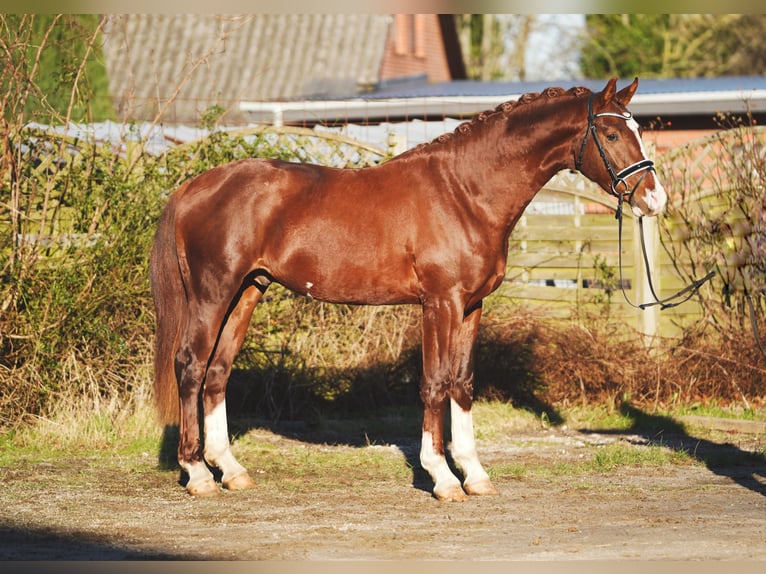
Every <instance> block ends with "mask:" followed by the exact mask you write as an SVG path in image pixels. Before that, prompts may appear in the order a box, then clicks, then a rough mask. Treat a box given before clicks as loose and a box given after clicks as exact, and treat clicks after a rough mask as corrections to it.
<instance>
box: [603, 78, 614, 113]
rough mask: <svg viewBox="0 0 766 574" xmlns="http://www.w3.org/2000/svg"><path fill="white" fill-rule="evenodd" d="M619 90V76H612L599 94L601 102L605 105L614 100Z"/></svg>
mask: <svg viewBox="0 0 766 574" xmlns="http://www.w3.org/2000/svg"><path fill="white" fill-rule="evenodd" d="M616 91H617V78H612V79H611V80H609V81H608V82H607V83H606V86H605V87H604V89H603V90H602V91H601V93H600V94H599V95H598V101H599V103H600V104H601V105H602V106H604V105H606V104H608V103H609V102H611V101H612V98H614V94H615V92H616Z"/></svg>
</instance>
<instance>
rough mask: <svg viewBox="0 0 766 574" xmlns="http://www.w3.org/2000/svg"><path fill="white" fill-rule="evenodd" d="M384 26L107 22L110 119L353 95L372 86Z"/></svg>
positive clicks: (210, 19) (325, 20)
mask: <svg viewBox="0 0 766 574" xmlns="http://www.w3.org/2000/svg"><path fill="white" fill-rule="evenodd" d="M390 23H391V16H390V15H380V14H252V15H245V16H211V15H204V14H171V15H163V14H113V15H108V16H106V23H105V27H104V34H103V38H104V56H105V59H106V63H107V69H108V70H109V71H110V73H109V82H110V85H109V88H110V92H111V94H112V97H113V98H114V100H115V103H116V104H117V106H118V112H122V111H126V110H128V109H129V110H130V111H131V114H130V115H131V116H132V117H139V118H140V117H147V116H148V115H153V114H154V113H155V111H156V110H157V109H159V107H160V106H162V104H163V103H164V102H166V101H167V100H168V99H170V98H171V97H173V96H175V97H174V104H173V106H172V109H171V110H170V113H171V114H172V115H173V116H174V119H177V120H179V121H189V120H196V119H197V118H198V117H199V114H200V112H201V111H204V110H205V109H207V108H208V107H210V106H211V105H213V104H215V103H218V104H219V105H221V106H222V107H224V108H228V107H229V106H231V105H232V104H233V103H234V102H237V101H239V100H259V101H268V100H272V99H275V98H280V99H285V98H287V99H292V98H318V97H321V98H337V97H349V96H354V95H356V94H358V93H360V92H364V91H366V90H369V89H372V88H373V87H374V86H375V85H376V84H377V82H378V78H379V71H380V64H381V61H382V58H383V52H384V48H385V43H386V38H387V35H388V30H389V26H390ZM287 63H289V65H287ZM191 72H193V73H191ZM176 90H178V93H177V94H175V91H176ZM142 108H148V109H145V110H144V112H145V113H143V114H142V113H140V112H141V110H142Z"/></svg>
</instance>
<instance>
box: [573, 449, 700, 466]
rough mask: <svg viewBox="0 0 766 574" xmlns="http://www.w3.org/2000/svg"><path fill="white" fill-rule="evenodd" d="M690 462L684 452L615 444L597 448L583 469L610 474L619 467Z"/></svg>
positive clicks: (689, 458)
mask: <svg viewBox="0 0 766 574" xmlns="http://www.w3.org/2000/svg"><path fill="white" fill-rule="evenodd" d="M692 460H693V458H692V457H691V456H690V455H689V454H687V453H686V452H683V451H679V450H674V449H668V448H665V447H662V446H654V445H652V446H641V447H637V446H634V445H628V444H619V443H617V444H610V445H606V446H602V447H599V448H598V449H597V450H596V452H595V454H594V455H593V458H592V459H591V460H590V461H588V462H587V463H585V469H586V471H591V470H592V471H595V472H610V471H613V470H615V469H617V468H620V467H662V466H671V465H676V464H688V463H690V462H691V461H692Z"/></svg>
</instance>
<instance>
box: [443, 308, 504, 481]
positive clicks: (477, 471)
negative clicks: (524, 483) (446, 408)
mask: <svg viewBox="0 0 766 574" xmlns="http://www.w3.org/2000/svg"><path fill="white" fill-rule="evenodd" d="M480 319H481V305H479V306H477V307H475V308H474V309H473V310H472V311H470V312H468V313H467V314H466V316H465V319H464V320H463V323H462V324H461V326H460V331H459V336H458V338H457V343H456V347H457V348H456V353H455V356H454V364H455V367H454V372H455V379H454V382H453V384H452V388H451V389H450V392H449V396H450V420H451V424H452V427H451V429H452V446H451V452H452V457H453V458H454V460H455V464H457V466H458V467H459V468H460V470H461V471H462V472H463V476H464V480H463V488H464V489H465V491H466V492H467V493H468V494H481V495H486V494H497V491H496V490H495V487H494V486H493V485H492V481H491V480H490V479H489V475H488V474H487V472H486V471H485V470H484V467H482V465H481V463H480V462H479V456H478V453H477V451H476V439H475V434H474V428H473V414H472V412H471V406H472V404H473V373H474V368H473V358H474V348H475V346H476V337H477V335H478V332H479V320H480Z"/></svg>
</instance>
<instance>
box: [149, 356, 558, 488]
mask: <svg viewBox="0 0 766 574" xmlns="http://www.w3.org/2000/svg"><path fill="white" fill-rule="evenodd" d="M417 354H419V350H417V349H416V350H414V351H413V355H414V356H417ZM493 368H495V367H493ZM404 370H407V371H410V372H402V369H401V368H397V369H394V370H393V371H394V372H392V369H391V367H390V366H385V367H384V368H383V369H380V371H379V372H377V371H376V372H365V373H358V372H357V373H354V377H355V380H356V381H357V384H356V388H354V389H352V390H351V392H350V393H349V396H348V397H346V400H345V401H340V402H338V401H335V402H333V403H332V404H330V403H322V402H321V401H319V402H317V401H315V400H314V401H311V400H307V399H306V398H305V397H302V395H301V389H303V388H304V387H305V385H304V384H303V381H301V380H297V381H296V380H295V378H290V377H291V373H284V374H283V375H284V376H282V375H277V376H275V375H274V373H261V372H253V371H252V370H248V371H235V372H233V373H232V376H231V378H230V381H229V388H228V393H227V399H226V403H227V409H228V411H229V434H230V438H232V439H236V437H239V436H243V435H245V434H247V433H248V432H249V431H251V430H253V429H264V430H267V431H270V432H273V433H274V434H278V435H280V436H282V437H285V438H288V439H294V440H299V441H302V442H307V443H313V444H333V445H343V446H351V447H359V448H363V447H367V446H370V445H393V446H396V447H397V448H398V449H399V450H400V451H401V453H402V455H403V456H404V457H405V460H406V463H407V465H408V467H409V468H410V469H411V471H412V485H413V486H414V487H415V488H418V489H420V490H423V491H426V492H429V493H430V492H431V491H432V489H433V481H432V479H431V477H430V476H429V475H428V473H427V472H426V471H425V470H424V469H423V468H422V467H421V465H420V442H421V434H422V433H421V431H422V416H423V408H422V403H421V401H420V397H419V395H418V385H417V382H416V381H417V379H418V377H419V364H418V362H417V360H410V361H407V366H406V367H405V369H404ZM528 372H529V371H527V376H526V377H525V378H523V380H521V382H514V383H513V384H508V385H507V386H504V387H502V388H498V387H497V386H496V385H495V386H491V387H489V386H488V387H477V397H481V396H484V397H490V398H492V399H499V400H505V401H509V402H511V403H512V404H513V405H514V406H515V407H517V408H524V409H526V410H529V411H531V412H533V413H534V414H535V415H536V416H537V417H539V418H541V419H545V420H547V421H548V422H550V423H551V424H553V425H558V424H561V423H563V418H562V417H561V415H560V413H559V412H558V411H557V410H556V408H554V407H553V406H551V405H550V404H548V403H546V402H545V401H542V400H540V399H539V398H538V397H537V396H536V393H535V389H536V386H537V384H538V382H537V381H535V380H532V379H531V378H530V377H529V376H528ZM477 374H478V373H477ZM392 375H393V376H394V377H397V378H399V379H403V380H408V381H409V383H408V384H399V385H394V386H393V387H392V386H391V385H390V384H389V381H390V379H391V377H392ZM339 378H348V374H347V373H341V374H339ZM352 378H353V377H352ZM280 379H288V380H280ZM518 380H519V379H517V381H518ZM263 381H267V382H266V383H264V382H263ZM291 389H292V391H291ZM291 393H292V395H291ZM275 405H276V407H277V408H276V409H275ZM265 406H270V408H265ZM448 410H449V409H448ZM274 412H276V413H278V414H280V415H284V413H287V416H273V414H274ZM270 414H271V415H272V416H269V415H270ZM449 422H450V421H449V415H448V414H447V415H446V418H445V427H444V431H445V444H447V443H449V441H450V440H451V436H450V427H449ZM178 438H179V430H178V426H177V425H170V426H166V427H165V431H164V434H163V438H162V441H161V445H160V451H159V453H158V460H159V464H160V467H161V468H163V469H165V470H172V469H178V468H179V467H178V462H177V455H176V453H177V448H178ZM446 454H447V462H448V464H449V465H450V466H451V468H452V470H453V472H455V474H456V475H457V476H461V473H460V471H459V469H458V468H457V467H456V465H455V464H454V461H453V460H452V459H451V457H450V455H449V452H447V453H446ZM179 472H180V476H179V483H180V484H182V485H185V484H186V481H187V480H188V477H187V476H186V475H185V473H184V472H183V471H180V470H179ZM213 472H214V475H215V476H216V479H219V480H220V475H217V474H215V473H216V470H215V469H214V470H213Z"/></svg>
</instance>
